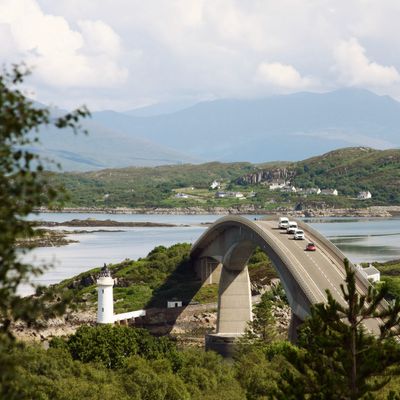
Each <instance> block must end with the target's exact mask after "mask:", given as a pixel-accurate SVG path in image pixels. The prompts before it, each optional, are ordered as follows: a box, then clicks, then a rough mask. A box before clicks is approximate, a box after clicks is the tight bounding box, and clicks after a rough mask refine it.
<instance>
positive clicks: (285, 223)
mask: <svg viewBox="0 0 400 400" xmlns="http://www.w3.org/2000/svg"><path fill="white" fill-rule="evenodd" d="M278 227H279V229H287V228H288V227H289V218H287V217H280V218H279V224H278Z"/></svg>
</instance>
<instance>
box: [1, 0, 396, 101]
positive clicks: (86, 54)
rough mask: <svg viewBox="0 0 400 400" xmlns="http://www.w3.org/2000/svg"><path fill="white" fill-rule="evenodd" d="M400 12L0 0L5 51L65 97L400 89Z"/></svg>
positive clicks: (42, 90) (180, 0) (304, 5)
mask: <svg viewBox="0 0 400 400" xmlns="http://www.w3.org/2000/svg"><path fill="white" fill-rule="evenodd" d="M399 12H400V2H399V1H398V0H385V1H384V2H375V3H374V2H371V1H364V0H362V1H360V0H323V1H311V0H307V1H298V2H296V1H293V0H280V1H279V2H273V1H263V0H247V1H238V0H212V1H210V0H169V1H165V0H151V1H143V0H101V1H99V0H84V1H82V0H57V1H54V0H0V58H1V60H2V61H3V62H6V63H8V62H15V61H18V60H25V61H28V62H30V63H31V64H34V65H36V66H37V68H36V69H35V73H34V75H33V77H34V78H35V77H36V78H40V80H39V79H36V81H35V84H36V88H37V91H38V98H39V99H40V98H41V97H42V96H43V99H42V101H44V102H45V101H48V100H50V101H52V102H54V103H57V104H60V105H63V103H65V104H68V105H69V104H72V103H74V102H76V103H80V102H82V101H83V102H87V103H88V105H89V106H91V105H92V104H93V105H95V107H96V106H97V105H101V104H104V105H106V106H107V107H112V104H115V107H118V108H126V109H128V108H130V107H132V106H133V105H134V104H138V103H139V104H140V103H143V102H146V101H147V100H146V99H149V98H150V99H154V101H157V100H159V101H168V100H170V99H171V100H177V99H181V98H185V99H187V98H192V99H201V98H205V97H207V98H210V97H211V98H221V97H254V96H264V95H269V94H271V93H273V92H277V91H279V92H285V93H289V92H295V91H299V90H332V89H335V88H338V87H341V86H349V85H357V86H361V87H366V88H369V89H372V90H374V91H376V92H378V93H380V94H389V95H392V96H394V97H396V98H400V81H399V80H398V73H397V71H400V52H396V51H393V49H396V48H399V47H400V25H399V24H398V21H397V19H398V18H397V16H398V15H399ZM349 38H354V39H352V40H349ZM360 43H361V44H362V47H361V46H360ZM333 66H335V68H332V67H333ZM128 72H129V73H128ZM60 87H61V88H62V89H63V90H62V95H61V91H60ZM124 104H125V106H124Z"/></svg>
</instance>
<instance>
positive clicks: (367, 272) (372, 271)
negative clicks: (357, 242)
mask: <svg viewBox="0 0 400 400" xmlns="http://www.w3.org/2000/svg"><path fill="white" fill-rule="evenodd" d="M357 269H358V270H359V271H360V273H361V274H362V275H363V276H364V277H365V278H367V279H368V280H369V281H372V282H374V283H375V282H379V281H380V279H381V273H380V272H379V270H378V269H376V268H375V267H373V266H372V265H371V264H370V265H369V267H366V268H363V267H362V266H361V265H358V266H357Z"/></svg>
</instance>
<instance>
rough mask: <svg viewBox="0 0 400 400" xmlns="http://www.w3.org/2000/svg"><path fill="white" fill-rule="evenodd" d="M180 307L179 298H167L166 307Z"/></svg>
mask: <svg viewBox="0 0 400 400" xmlns="http://www.w3.org/2000/svg"><path fill="white" fill-rule="evenodd" d="M179 307H182V301H181V300H168V301H167V308H179Z"/></svg>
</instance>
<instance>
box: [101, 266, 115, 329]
mask: <svg viewBox="0 0 400 400" xmlns="http://www.w3.org/2000/svg"><path fill="white" fill-rule="evenodd" d="M113 286H114V279H113V278H111V273H110V270H109V269H108V268H107V266H106V264H104V267H103V268H102V269H101V271H100V275H99V278H98V279H97V323H98V324H113V323H114V298H113Z"/></svg>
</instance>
